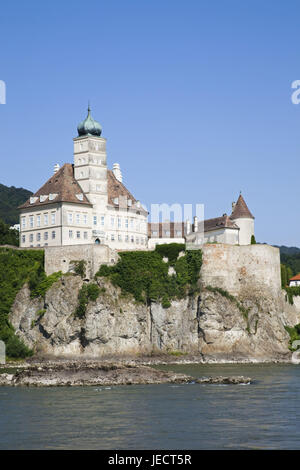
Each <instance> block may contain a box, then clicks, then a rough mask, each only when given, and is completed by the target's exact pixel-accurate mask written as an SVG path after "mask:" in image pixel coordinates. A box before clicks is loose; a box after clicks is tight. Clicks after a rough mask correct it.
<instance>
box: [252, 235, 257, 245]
mask: <svg viewBox="0 0 300 470" xmlns="http://www.w3.org/2000/svg"><path fill="white" fill-rule="evenodd" d="M251 245H256V240H255V236H254V235H251Z"/></svg>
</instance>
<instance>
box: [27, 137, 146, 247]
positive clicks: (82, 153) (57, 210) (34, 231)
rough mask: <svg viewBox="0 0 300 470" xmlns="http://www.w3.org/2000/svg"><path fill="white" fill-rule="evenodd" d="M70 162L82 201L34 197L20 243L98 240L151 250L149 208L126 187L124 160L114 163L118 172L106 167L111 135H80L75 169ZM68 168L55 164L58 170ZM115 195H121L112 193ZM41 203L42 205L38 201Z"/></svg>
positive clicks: (31, 245)
mask: <svg viewBox="0 0 300 470" xmlns="http://www.w3.org/2000/svg"><path fill="white" fill-rule="evenodd" d="M67 166H68V168H67V169H68V172H69V173H70V171H71V172H72V178H73V179H74V180H76V181H74V186H76V187H77V189H76V194H75V196H76V198H77V199H78V201H81V203H78V204H77V203H76V202H67V201H66V202H64V201H60V202H57V203H55V199H59V194H54V195H49V194H43V195H42V196H41V195H39V196H38V195H34V196H32V197H31V198H30V199H29V200H28V201H27V203H26V204H25V206H26V207H24V208H22V209H21V213H20V246H21V247H43V246H66V245H81V244H88V243H96V244H105V245H108V246H109V247H111V248H112V249H118V250H129V249H134V250H139V249H141V250H145V249H147V245H148V236H147V229H148V227H147V218H148V213H147V212H146V211H145V210H144V209H143V207H142V206H141V203H140V202H139V201H136V200H135V199H134V198H133V196H131V195H130V193H129V192H128V191H127V189H126V188H125V187H124V186H123V184H122V182H121V181H122V175H121V170H120V167H119V165H118V164H115V165H114V171H113V172H111V171H110V170H108V169H107V157H106V139H104V138H103V137H98V136H94V135H84V136H80V137H76V138H75V139H74V172H73V170H72V169H70V168H71V165H69V164H67ZM64 167H65V166H64ZM64 167H62V168H60V169H58V168H56V171H57V175H60V173H59V172H61V171H63V168H64ZM68 172H66V173H68ZM68 176H70V175H68ZM116 176H117V178H116ZM54 179H55V174H54V176H53V180H54ZM76 182H77V183H78V184H79V186H80V187H78V185H77V183H76ZM48 183H49V181H48V182H47V183H46V185H45V187H47V184H48ZM50 184H51V181H50ZM69 185H70V182H69ZM70 191H72V185H70ZM74 191H75V190H74ZM80 191H82V193H81V192H80ZM118 191H120V195H119V194H118ZM40 192H41V190H40V191H39V193H40ZM57 192H58V191H57ZM112 194H113V195H114V196H116V197H113V198H112ZM73 196H74V194H73ZM85 197H86V198H87V199H86V203H85ZM76 198H75V197H73V199H75V200H76ZM50 199H51V200H53V202H52V203H50ZM45 201H49V204H45ZM41 202H42V203H43V205H41V204H39V203H41Z"/></svg>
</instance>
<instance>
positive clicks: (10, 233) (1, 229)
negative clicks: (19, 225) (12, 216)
mask: <svg viewBox="0 0 300 470" xmlns="http://www.w3.org/2000/svg"><path fill="white" fill-rule="evenodd" d="M0 245H14V246H19V232H18V231H17V230H13V229H10V228H9V225H6V224H5V223H4V222H3V221H2V220H0Z"/></svg>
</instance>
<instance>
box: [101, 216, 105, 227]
mask: <svg viewBox="0 0 300 470" xmlns="http://www.w3.org/2000/svg"><path fill="white" fill-rule="evenodd" d="M101 225H104V215H101Z"/></svg>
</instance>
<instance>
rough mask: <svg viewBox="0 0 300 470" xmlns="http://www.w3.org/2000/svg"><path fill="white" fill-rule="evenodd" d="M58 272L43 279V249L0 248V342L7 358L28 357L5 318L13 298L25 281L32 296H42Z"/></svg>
mask: <svg viewBox="0 0 300 470" xmlns="http://www.w3.org/2000/svg"><path fill="white" fill-rule="evenodd" d="M60 277H61V273H54V274H51V276H46V274H45V271H44V251H43V250H14V249H10V248H0V339H1V340H2V341H4V342H5V344H6V353H7V356H9V357H26V356H29V355H31V354H32V351H30V350H29V349H28V348H27V347H26V346H25V344H24V343H23V342H22V341H21V340H20V339H19V338H18V337H17V336H16V335H15V332H14V328H13V327H12V325H11V324H10V323H9V321H8V315H9V312H10V310H11V307H12V305H13V303H14V300H15V297H16V295H17V293H18V291H19V290H20V289H21V288H22V286H23V285H24V284H25V283H26V282H28V285H29V287H30V290H31V295H32V296H33V297H37V296H43V295H45V292H46V290H47V289H49V288H50V287H51V286H52V284H53V283H54V282H56V281H57V280H58V279H59V278H60Z"/></svg>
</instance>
